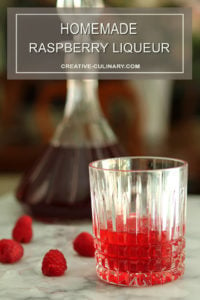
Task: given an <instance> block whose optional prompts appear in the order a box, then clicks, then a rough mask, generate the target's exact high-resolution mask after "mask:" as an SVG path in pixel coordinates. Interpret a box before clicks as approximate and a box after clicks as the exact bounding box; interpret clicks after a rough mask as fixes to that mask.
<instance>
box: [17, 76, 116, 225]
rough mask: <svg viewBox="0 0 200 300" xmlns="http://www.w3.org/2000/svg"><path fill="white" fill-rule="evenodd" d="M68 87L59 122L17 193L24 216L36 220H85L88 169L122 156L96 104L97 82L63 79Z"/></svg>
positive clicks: (86, 213) (87, 196) (88, 198)
mask: <svg viewBox="0 0 200 300" xmlns="http://www.w3.org/2000/svg"><path fill="white" fill-rule="evenodd" d="M67 86H68V88H67V90H68V93H67V101H66V106H65V112H64V118H63V120H62V122H61V123H60V124H59V126H58V128H57V129H56V132H55V135H54V137H53V139H52V140H51V142H50V143H49V145H48V146H47V148H46V149H45V151H44V152H43V154H42V156H41V157H40V158H39V159H38V161H37V162H36V163H35V165H34V166H33V167H32V168H31V170H29V171H28V172H27V173H26V174H25V175H24V177H23V178H22V180H21V183H20V184H19V187H18V189H17V193H16V196H17V199H18V200H19V201H20V202H21V203H22V204H23V205H24V207H25V210H26V212H27V213H29V214H31V215H33V216H34V217H36V218H39V219H41V220H47V221H48V220H49V221H50V220H68V219H80V218H85V217H89V216H90V215H91V208H90V191H89V174H88V164H89V163H90V162H91V161H94V160H99V159H102V158H108V157H117V156H121V155H122V151H121V150H120V147H119V144H118V141H117V138H116V136H115V134H114V133H113V131H112V129H111V128H110V126H109V124H108V122H107V121H106V119H105V118H104V116H103V113H102V111H101V108H100V105H99V102H98V97H97V87H98V81H97V80H68V82H67Z"/></svg>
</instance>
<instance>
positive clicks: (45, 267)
mask: <svg viewBox="0 0 200 300" xmlns="http://www.w3.org/2000/svg"><path fill="white" fill-rule="evenodd" d="M65 270H67V262H66V259H65V257H64V255H63V254H62V252H60V251H59V250H57V249H55V250H49V251H48V252H47V253H46V254H45V256H44V258H43V261H42V273H43V274H44V275H46V276H61V275H63V274H64V273H65Z"/></svg>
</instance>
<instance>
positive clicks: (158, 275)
mask: <svg viewBox="0 0 200 300" xmlns="http://www.w3.org/2000/svg"><path fill="white" fill-rule="evenodd" d="M96 271H97V275H98V277H99V278H100V279H101V280H103V281H105V282H107V283H110V284H114V285H119V286H130V287H145V286H152V285H156V284H165V283H167V282H170V281H173V280H176V279H178V278H180V277H181V276H182V275H183V274H184V264H180V265H179V266H177V268H175V269H173V270H169V271H162V272H151V273H130V272H119V271H112V270H109V269H107V268H104V267H102V265H97V267H96Z"/></svg>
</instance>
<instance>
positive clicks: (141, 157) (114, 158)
mask: <svg viewBox="0 0 200 300" xmlns="http://www.w3.org/2000/svg"><path fill="white" fill-rule="evenodd" d="M116 159H133V160H134V159H156V160H166V161H169V162H178V163H180V165H179V166H174V167H169V168H158V169H141V170H139V169H137V170H118V169H111V168H102V167H96V166H94V164H95V163H98V162H100V161H106V160H116ZM187 166H188V162H187V161H185V160H183V159H179V158H172V157H165V156H119V157H110V158H105V159H98V160H95V161H92V162H90V163H89V169H95V170H98V171H108V172H123V173H148V172H153V173H155V172H158V171H162V172H165V171H169V170H176V169H181V168H185V167H187Z"/></svg>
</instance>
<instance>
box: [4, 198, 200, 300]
mask: <svg viewBox="0 0 200 300" xmlns="http://www.w3.org/2000/svg"><path fill="white" fill-rule="evenodd" d="M22 213H23V211H22V209H21V206H20V205H19V204H18V203H17V202H16V201H15V199H14V197H13V196H12V194H6V195H4V196H2V197H0V238H10V237H11V230H12V227H13V224H14V223H15V220H16V219H17V218H18V217H19V216H20V215H21V214H22ZM81 231H90V232H91V224H90V223H80V222H79V223H78V224H76V223H75V224H71V225H50V224H42V223H39V222H34V239H33V241H32V242H31V243H30V244H28V245H24V250H25V254H24V257H23V259H22V260H21V261H20V262H18V263H16V264H14V265H4V264H0V299H1V300H10V299H14V300H17V299H20V300H25V299H26V300H28V299H37V300H42V299H45V300H48V299H55V300H63V299H69V300H71V299H73V300H75V299H81V300H94V299H95V300H102V299H104V300H105V299H123V300H129V299H134V300H137V299H138V300H143V299H145V300H151V299H152V300H157V299H162V300H168V299H176V300H180V299H181V300H182V299H184V300H186V299H188V300H197V299H200V196H199V197H197V196H195V197H194V196H193V197H189V199H188V222H187V234H186V245H187V246H186V271H185V275H184V277H183V278H181V279H179V280H177V281H174V282H170V283H167V284H165V285H163V286H153V287H149V288H125V287H116V286H112V285H108V284H106V283H104V282H101V281H100V280H99V279H98V278H97V276H96V272H95V261H94V259H93V258H84V257H79V256H78V255H76V254H75V252H74V251H73V249H72V240H73V238H74V236H75V235H76V234H78V233H80V232H81ZM55 248H58V249H60V250H61V251H63V253H64V255H65V257H66V259H67V264H68V270H67V272H66V273H65V275H64V276H62V277H57V278H56V277H54V278H52V277H51V278H50V277H45V276H43V275H42V273H41V261H42V258H43V256H44V254H45V253H46V252H47V251H48V250H49V249H55Z"/></svg>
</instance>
